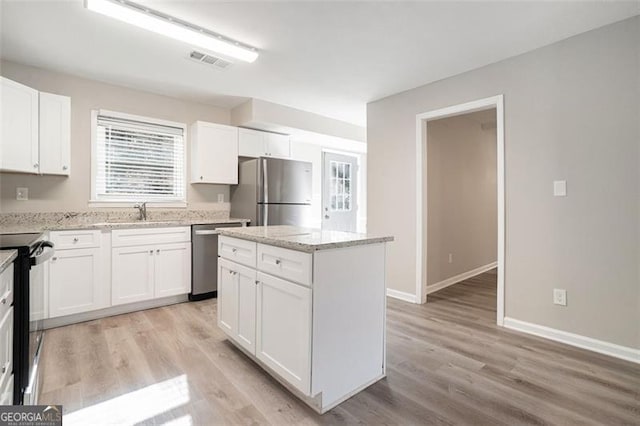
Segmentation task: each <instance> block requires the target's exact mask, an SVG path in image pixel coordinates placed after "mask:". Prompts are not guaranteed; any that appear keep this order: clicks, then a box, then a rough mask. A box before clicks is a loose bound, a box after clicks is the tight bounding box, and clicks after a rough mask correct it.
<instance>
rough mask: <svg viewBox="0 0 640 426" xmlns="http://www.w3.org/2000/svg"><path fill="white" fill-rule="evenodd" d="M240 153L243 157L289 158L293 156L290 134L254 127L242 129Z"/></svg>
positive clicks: (239, 141) (239, 140) (239, 139)
mask: <svg viewBox="0 0 640 426" xmlns="http://www.w3.org/2000/svg"><path fill="white" fill-rule="evenodd" d="M238 155H240V156H241V157H279V158H289V157H290V156H291V143H290V140H289V136H287V135H280V134H277V133H269V132H261V131H259V130H253V129H240V131H239V135H238Z"/></svg>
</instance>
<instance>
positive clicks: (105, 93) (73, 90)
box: [0, 61, 230, 212]
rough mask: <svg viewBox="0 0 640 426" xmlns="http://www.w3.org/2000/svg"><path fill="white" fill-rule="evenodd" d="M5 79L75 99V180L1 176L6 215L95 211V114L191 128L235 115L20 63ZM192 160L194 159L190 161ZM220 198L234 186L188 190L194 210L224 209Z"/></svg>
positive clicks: (0, 68) (1, 208)
mask: <svg viewBox="0 0 640 426" xmlns="http://www.w3.org/2000/svg"><path fill="white" fill-rule="evenodd" d="M0 74H1V75H2V76H4V77H7V78H10V79H11V80H14V81H17V82H19V83H22V84H25V85H27V86H30V87H33V88H34V89H37V90H40V91H43V92H50V93H56V94H59V95H65V96H70V97H71V176H70V177H68V178H67V177H62V176H35V175H26V174H18V173H1V174H0V212H23V211H30V212H39V211H84V210H88V209H89V207H88V205H87V202H88V201H89V198H90V197H91V169H90V166H91V128H90V123H91V110H92V109H107V110H112V111H118V112H124V113H129V114H137V115H143V116H147V117H153V118H160V119H165V120H171V121H178V122H182V123H186V124H187V125H189V126H190V125H191V123H193V122H194V121H196V120H203V121H210V122H214V123H222V124H228V123H229V121H230V111H229V110H227V109H224V108H219V107H215V106H211V105H204V104H199V103H195V102H189V101H183V100H179V99H175V98H170V97H166V96H160V95H155V94H151V93H148V92H141V91H137V90H132V89H127V88H124V87H120V86H113V85H110V84H105V83H101V82H97V81H93V80H86V79H82V78H78V77H74V76H70V75H66V74H60V73H56V72H52V71H47V70H43V69H39V68H33V67H29V66H25V65H21V64H17V63H14V62H8V61H2V62H0ZM188 141H189V139H188V134H187V142H188ZM187 151H188V144H187ZM187 158H190V157H189V155H187ZM188 163H190V161H188ZM189 167H190V165H188V168H187V178H188V177H189V176H191V172H190V169H189ZM16 187H28V188H29V201H16V199H15V197H16ZM219 193H222V194H224V196H225V200H228V199H229V187H228V185H189V184H187V202H188V203H189V208H193V209H205V208H215V209H220V205H219V204H216V203H217V198H218V194H219ZM227 208H228V206H227Z"/></svg>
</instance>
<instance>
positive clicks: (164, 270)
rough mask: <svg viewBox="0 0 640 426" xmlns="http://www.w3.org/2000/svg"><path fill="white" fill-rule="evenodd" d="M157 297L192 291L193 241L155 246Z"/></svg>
mask: <svg viewBox="0 0 640 426" xmlns="http://www.w3.org/2000/svg"><path fill="white" fill-rule="evenodd" d="M155 250H156V252H155V261H154V263H155V279H156V281H155V293H154V294H155V297H167V296H174V295H177V294H187V293H189V292H190V291H191V243H175V244H163V245H159V246H156V247H155Z"/></svg>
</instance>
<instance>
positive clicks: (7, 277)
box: [0, 263, 13, 318]
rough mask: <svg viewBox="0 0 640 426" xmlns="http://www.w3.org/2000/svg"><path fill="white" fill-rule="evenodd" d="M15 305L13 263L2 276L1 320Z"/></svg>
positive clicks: (0, 278) (0, 292)
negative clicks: (12, 305) (13, 304)
mask: <svg viewBox="0 0 640 426" xmlns="http://www.w3.org/2000/svg"><path fill="white" fill-rule="evenodd" d="M12 303H13V263H12V264H11V265H9V266H8V267H7V269H5V270H4V272H3V273H2V274H0V318H4V316H5V314H6V313H7V311H8V310H9V308H11V304H12Z"/></svg>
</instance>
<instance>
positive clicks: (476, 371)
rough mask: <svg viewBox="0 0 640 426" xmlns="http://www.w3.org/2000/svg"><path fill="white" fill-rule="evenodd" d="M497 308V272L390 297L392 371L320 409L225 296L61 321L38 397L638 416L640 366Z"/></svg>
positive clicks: (302, 409)
mask: <svg viewBox="0 0 640 426" xmlns="http://www.w3.org/2000/svg"><path fill="white" fill-rule="evenodd" d="M495 309H496V274H495V271H489V272H487V273H484V274H481V275H479V276H476V277H473V278H470V279H468V280H466V281H464V282H462V283H459V284H456V285H454V286H451V287H448V288H446V289H443V290H441V291H438V292H436V293H433V294H431V295H429V303H427V304H426V305H415V304H411V303H406V302H402V301H398V300H394V299H389V300H388V308H387V316H388V330H387V378H386V379H383V380H381V381H379V382H377V383H375V384H374V385H372V386H370V387H369V388H367V389H366V390H365V391H363V392H361V393H359V394H358V395H356V396H354V397H352V398H350V399H349V400H347V401H345V402H344V403H342V404H341V405H339V406H338V407H336V408H334V409H333V410H331V411H329V412H328V413H326V414H324V415H322V416H320V415H318V414H317V413H315V412H314V411H313V410H311V409H310V408H309V407H308V406H306V405H305V404H303V403H302V402H301V401H299V400H298V399H297V398H295V397H294V396H293V395H291V394H290V393H289V392H288V391H287V390H286V389H285V388H284V387H283V386H281V385H280V384H279V383H278V382H277V381H276V380H275V379H273V378H272V377H271V376H269V375H268V374H267V373H265V372H264V371H263V370H262V369H260V367H258V366H257V365H256V364H255V363H253V362H252V361H251V360H250V359H249V358H248V357H246V356H245V355H244V354H243V353H242V352H241V351H240V350H238V349H237V348H236V347H235V346H233V345H232V344H231V343H229V342H228V341H227V338H226V336H225V334H224V333H223V332H222V330H220V329H219V328H218V327H217V326H216V315H217V303H216V300H215V299H213V300H206V301H202V302H195V303H182V304H177V305H172V306H167V307H162V308H157V309H151V310H147V311H143V312H135V313H132V314H126V315H120V316H116V317H111V318H105V319H102V320H97V321H91V322H87V323H82V324H76V325H71V326H67V327H61V328H57V329H52V330H48V331H47V332H46V336H45V345H44V348H43V361H42V363H43V364H42V365H43V382H42V390H43V393H42V395H41V403H44V404H52V403H62V404H63V405H64V406H65V413H72V412H75V411H77V410H80V409H83V408H84V409H91V407H92V406H94V405H95V404H99V403H100V402H105V401H107V402H108V401H109V400H110V399H111V398H118V397H119V400H122V399H125V400H126V398H127V397H128V395H133V394H135V392H136V391H137V390H142V391H144V390H145V389H147V388H152V387H153V386H154V385H156V384H160V383H167V382H171V381H172V380H176V379H177V378H182V379H183V380H184V381H185V383H186V387H187V389H186V392H187V396H188V400H187V401H186V402H185V403H184V404H180V405H178V406H174V405H175V404H173V405H171V404H170V406H168V407H162V406H158V407H152V408H154V409H153V410H151V412H152V414H150V415H149V416H148V418H145V419H144V420H143V421H140V422H139V424H145V425H155V424H158V425H159V424H165V423H167V422H191V423H192V424H196V425H217V424H224V425H227V424H231V425H269V424H271V425H284V424H292V425H341V424H349V425H356V424H362V425H386V424H388V425H398V424H400V425H412V424H416V425H417V424H420V425H432V424H442V425H451V424H456V425H457V424H463V425H466V424H469V425H478V424H480V425H502V424H505V425H521V424H539V425H544V424H558V425H560V424H561V425H568V424H602V425H626V424H636V425H637V424H639V423H640V421H639V419H640V366H638V365H637V364H633V363H630V362H626V361H623V360H619V359H614V358H611V357H607V356H605V355H602V354H596V353H592V352H588V351H585V350H582V349H579V348H574V347H569V346H566V345H563V344H561V343H558V342H552V341H549V340H545V339H542V338H538V337H534V336H529V335H525V334H522V333H519V332H516V331H512V330H507V329H503V328H500V327H497V326H496V325H495V315H496V311H495ZM156 391H157V389H156Z"/></svg>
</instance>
